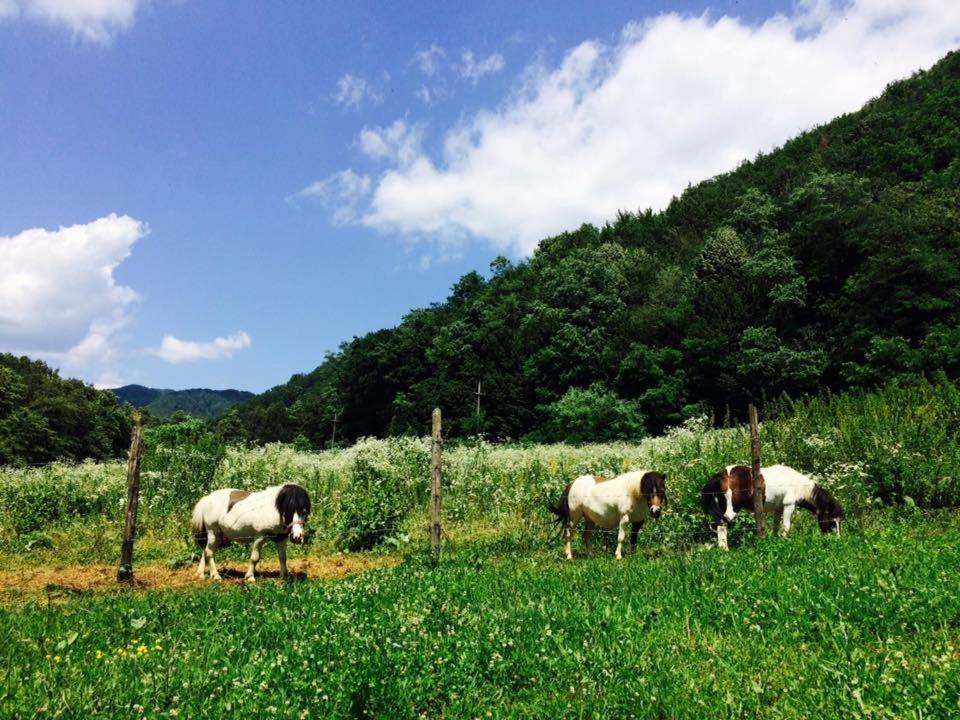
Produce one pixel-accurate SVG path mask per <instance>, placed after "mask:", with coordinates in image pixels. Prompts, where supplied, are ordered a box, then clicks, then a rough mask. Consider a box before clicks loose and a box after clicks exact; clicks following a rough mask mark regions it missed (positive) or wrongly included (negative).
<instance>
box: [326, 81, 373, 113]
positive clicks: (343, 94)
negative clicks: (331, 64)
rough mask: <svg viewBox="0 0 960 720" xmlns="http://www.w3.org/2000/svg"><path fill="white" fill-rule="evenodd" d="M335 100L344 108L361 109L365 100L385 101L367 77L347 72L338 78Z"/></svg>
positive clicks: (371, 101)
mask: <svg viewBox="0 0 960 720" xmlns="http://www.w3.org/2000/svg"><path fill="white" fill-rule="evenodd" d="M333 100H334V102H336V104H337V105H339V106H340V107H342V108H346V109H350V108H353V109H354V110H359V109H360V108H361V106H362V105H363V104H364V103H365V102H370V103H372V104H373V105H379V104H380V103H382V102H383V95H382V94H380V92H378V91H377V89H376V88H374V87H373V85H371V84H370V82H369V81H367V80H366V79H365V78H362V77H360V76H358V75H351V74H350V73H347V74H345V75H344V76H343V77H341V78H340V79H339V80H337V91H336V92H335V93H334V94H333Z"/></svg>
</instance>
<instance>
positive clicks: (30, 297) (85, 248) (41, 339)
mask: <svg viewBox="0 0 960 720" xmlns="http://www.w3.org/2000/svg"><path fill="white" fill-rule="evenodd" d="M147 232H148V229H147V226H146V224H145V223H142V222H140V221H138V220H134V219H133V218H131V217H129V216H127V215H122V216H118V215H115V214H110V215H107V216H106V217H102V218H100V219H99V220H94V221H93V222H90V223H87V224H85V225H73V226H71V227H61V228H60V229H59V230H45V229H43V228H33V229H30V230H24V231H23V232H21V233H18V234H17V235H13V236H11V237H0V350H6V351H9V352H15V353H24V354H29V355H34V356H38V357H42V358H44V359H46V360H50V361H54V362H57V363H61V364H62V365H63V367H64V369H66V370H68V371H70V372H72V373H81V374H84V375H86V376H99V375H103V374H104V373H107V374H115V373H114V371H113V370H112V363H113V360H114V358H113V352H112V350H111V347H110V339H111V336H112V335H113V334H114V333H115V332H116V331H118V330H119V329H121V328H122V327H123V326H125V325H126V324H127V323H128V322H129V319H130V318H129V310H130V306H131V305H132V304H133V303H134V302H135V301H136V300H137V293H136V292H135V291H134V290H133V289H132V288H130V287H126V286H124V285H120V284H118V283H117V282H116V279H115V278H114V276H113V273H114V270H116V268H117V266H118V265H119V264H120V263H121V262H123V261H124V259H126V258H127V257H128V256H129V255H130V251H131V248H132V247H133V244H134V243H135V242H136V241H137V240H139V239H140V238H142V237H144V236H146V234H147Z"/></svg>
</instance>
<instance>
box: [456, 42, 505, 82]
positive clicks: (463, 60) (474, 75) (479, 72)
mask: <svg viewBox="0 0 960 720" xmlns="http://www.w3.org/2000/svg"><path fill="white" fill-rule="evenodd" d="M505 65H506V63H505V62H504V60H503V55H501V54H500V53H493V54H492V55H490V56H489V57H486V58H484V59H483V60H477V59H476V58H474V56H473V51H472V50H464V51H463V52H462V53H460V65H459V67H458V68H457V69H458V70H459V71H460V77H462V78H464V79H466V80H469V81H471V82H472V83H473V84H474V85H476V84H477V81H478V80H479V79H480V78H482V77H483V76H484V75H492V74H493V73H498V72H500V71H501V70H503V68H504V66H505Z"/></svg>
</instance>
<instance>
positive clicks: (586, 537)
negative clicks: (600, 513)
mask: <svg viewBox="0 0 960 720" xmlns="http://www.w3.org/2000/svg"><path fill="white" fill-rule="evenodd" d="M593 527H594V524H593V522H592V521H591V520H590V519H589V518H586V519H584V521H583V549H584V550H585V551H587V552H589V550H590V541H591V540H593Z"/></svg>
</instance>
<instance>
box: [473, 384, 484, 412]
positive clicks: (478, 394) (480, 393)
mask: <svg viewBox="0 0 960 720" xmlns="http://www.w3.org/2000/svg"><path fill="white" fill-rule="evenodd" d="M474 395H476V396H477V417H478V418H479V417H480V398H482V397H483V396H484V395H486V393H484V392H481V391H480V381H479V380H477V391H476V392H475V393H474Z"/></svg>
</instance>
